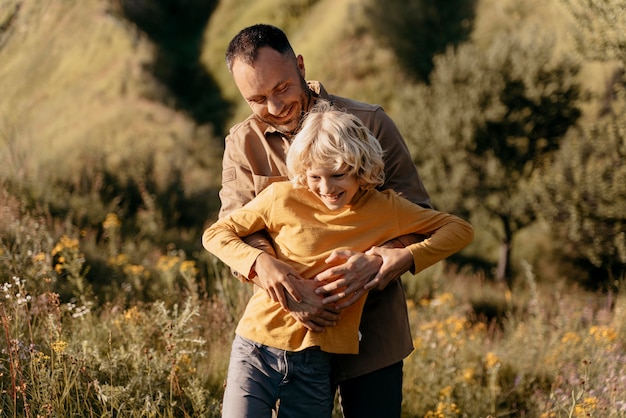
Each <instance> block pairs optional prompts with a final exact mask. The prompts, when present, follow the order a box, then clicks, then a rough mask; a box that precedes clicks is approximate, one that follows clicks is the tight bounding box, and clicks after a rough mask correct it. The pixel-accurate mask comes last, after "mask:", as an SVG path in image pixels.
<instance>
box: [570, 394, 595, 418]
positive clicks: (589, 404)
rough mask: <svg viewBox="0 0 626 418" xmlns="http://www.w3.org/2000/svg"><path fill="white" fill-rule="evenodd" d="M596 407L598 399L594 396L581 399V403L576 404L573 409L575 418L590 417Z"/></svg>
mask: <svg viewBox="0 0 626 418" xmlns="http://www.w3.org/2000/svg"><path fill="white" fill-rule="evenodd" d="M597 407H598V398H596V397H595V396H588V397H586V398H585V399H583V401H582V403H580V404H577V405H576V406H575V407H574V416H575V417H587V416H592V415H593V414H592V412H593V411H595V410H596V409H597Z"/></svg>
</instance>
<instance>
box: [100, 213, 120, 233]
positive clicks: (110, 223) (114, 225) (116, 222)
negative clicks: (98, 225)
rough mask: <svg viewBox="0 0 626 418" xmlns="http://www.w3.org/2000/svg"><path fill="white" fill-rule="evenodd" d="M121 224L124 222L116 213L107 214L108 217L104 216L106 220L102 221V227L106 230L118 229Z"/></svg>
mask: <svg viewBox="0 0 626 418" xmlns="http://www.w3.org/2000/svg"><path fill="white" fill-rule="evenodd" d="M121 225H122V222H121V221H120V218H118V217H117V214H115V213H109V214H107V216H106V218H104V222H102V228H104V229H105V230H109V229H118V228H119V227H120V226H121Z"/></svg>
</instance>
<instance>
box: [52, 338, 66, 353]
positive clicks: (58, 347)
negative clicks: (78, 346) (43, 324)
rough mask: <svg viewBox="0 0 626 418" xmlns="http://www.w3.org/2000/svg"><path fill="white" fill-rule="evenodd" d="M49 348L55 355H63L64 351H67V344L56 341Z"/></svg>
mask: <svg viewBox="0 0 626 418" xmlns="http://www.w3.org/2000/svg"><path fill="white" fill-rule="evenodd" d="M51 347H52V351H54V352H55V353H57V354H63V353H65V350H67V342H65V341H63V340H56V341H55V342H53V343H52V344H51Z"/></svg>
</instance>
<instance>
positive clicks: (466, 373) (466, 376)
mask: <svg viewBox="0 0 626 418" xmlns="http://www.w3.org/2000/svg"><path fill="white" fill-rule="evenodd" d="M474 374H475V371H474V368H473V367H466V368H465V369H463V370H462V373H461V375H462V376H463V381H464V382H466V383H472V382H473V381H474Z"/></svg>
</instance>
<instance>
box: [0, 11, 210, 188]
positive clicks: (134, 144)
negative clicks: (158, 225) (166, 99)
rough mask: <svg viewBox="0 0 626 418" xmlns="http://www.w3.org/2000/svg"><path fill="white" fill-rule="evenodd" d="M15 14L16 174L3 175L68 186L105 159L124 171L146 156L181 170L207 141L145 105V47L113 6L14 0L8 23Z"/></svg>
mask: <svg viewBox="0 0 626 418" xmlns="http://www.w3.org/2000/svg"><path fill="white" fill-rule="evenodd" d="M18 6H19V9H17V13H16V15H15V18H14V19H13V20H12V22H11V24H10V26H9V27H8V28H7V29H5V31H4V33H3V35H2V36H3V38H4V43H3V45H2V47H1V48H0V62H2V65H1V66H0V91H2V101H0V128H1V129H2V130H1V131H0V132H1V133H2V136H1V137H0V138H1V139H2V143H0V146H1V147H2V148H0V149H3V150H5V151H6V150H7V149H9V150H10V152H7V153H5V152H3V153H2V156H3V159H5V160H7V159H8V160H9V161H3V164H2V170H11V171H12V172H10V173H4V172H3V173H2V174H3V175H9V174H17V175H20V176H21V175H24V174H27V175H28V176H29V177H33V178H38V177H41V176H46V178H50V176H52V177H56V176H59V177H65V176H70V177H71V176H72V175H75V174H77V173H78V172H79V171H80V169H81V168H82V167H83V165H85V164H90V163H92V164H93V163H94V162H96V161H100V160H104V164H106V165H107V166H108V167H109V168H110V169H111V170H114V171H118V170H120V169H122V168H128V162H129V161H136V162H137V161H141V160H142V158H143V157H144V156H146V155H147V154H149V153H156V154H157V155H156V157H155V158H156V161H157V163H160V162H161V161H162V160H164V159H172V158H174V157H176V156H177V155H178V156H180V157H176V158H181V159H182V160H181V161H180V162H178V163H177V164H180V165H182V164H184V163H185V161H184V160H185V152H184V151H185V148H188V147H191V144H192V142H193V140H194V139H195V138H196V137H198V138H199V139H201V140H205V141H206V140H207V138H202V136H203V135H204V133H203V132H202V131H200V130H199V129H198V127H197V126H195V125H194V123H193V121H191V120H189V119H188V118H186V117H185V116H184V115H181V114H179V113H177V112H175V111H173V110H172V109H169V108H167V107H166V106H164V105H162V104H159V103H157V102H155V101H151V100H148V99H146V94H147V93H149V86H148V85H147V82H146V80H145V78H144V75H143V73H142V71H141V65H142V62H144V61H146V60H148V59H149V56H150V48H149V44H148V43H147V42H145V41H143V40H141V39H139V37H138V36H137V34H136V33H134V32H133V31H132V30H131V28H130V26H129V25H127V24H126V23H124V22H123V21H121V20H120V19H118V18H115V17H113V16H112V15H111V14H110V13H109V12H108V2H106V1H102V0H86V1H81V2H76V1H71V2H67V1H50V2H39V1H37V0H22V1H14V0H8V2H6V1H5V2H4V3H3V4H2V9H1V13H2V16H8V15H9V14H10V13H14V11H15V10H16V9H15V8H16V7H18ZM0 19H3V17H0ZM209 139H210V138H209ZM177 148H183V150H182V152H181V150H178V151H177ZM187 152H190V151H189V150H187ZM216 154H218V153H217V152H216ZM215 161H219V160H217V159H216V160H215ZM164 163H165V162H164ZM171 164H172V163H171V162H167V163H165V165H164V166H165V167H167V166H170V165H171ZM191 171H193V170H191ZM166 172H167V170H164V171H162V173H163V174H166ZM189 176H190V177H193V176H194V173H193V172H190V173H189ZM205 177H206V176H205Z"/></svg>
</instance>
